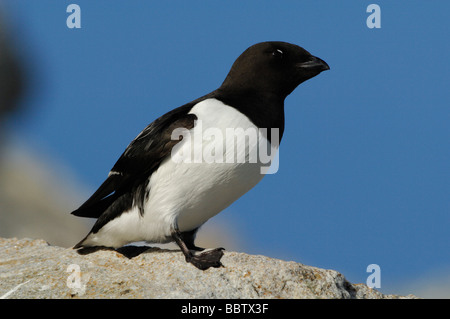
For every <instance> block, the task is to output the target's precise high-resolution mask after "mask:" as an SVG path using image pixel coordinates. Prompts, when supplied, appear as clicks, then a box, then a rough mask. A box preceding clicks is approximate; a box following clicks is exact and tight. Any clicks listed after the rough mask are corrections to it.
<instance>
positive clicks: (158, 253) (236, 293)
mask: <svg viewBox="0 0 450 319" xmlns="http://www.w3.org/2000/svg"><path fill="white" fill-rule="evenodd" d="M222 262H223V264H224V266H225V267H223V268H210V269H208V270H206V271H200V270H198V269H197V268H195V267H194V266H192V265H191V264H188V263H186V262H185V260H184V257H183V255H182V254H181V252H180V251H179V250H163V249H159V248H149V249H148V250H147V251H145V252H144V253H142V254H140V255H139V256H137V257H134V258H132V259H128V258H126V257H124V256H123V255H121V254H119V253H117V252H115V251H98V252H96V253H93V254H90V255H85V256H81V255H79V254H77V253H76V251H74V250H73V249H70V248H69V249H67V248H60V247H56V246H50V245H49V244H47V243H46V242H45V241H43V240H31V239H21V240H18V239H1V238H0V278H1V280H0V298H339V299H341V298H342V299H350V298H356V299H363V298H364V299H366V298H367V299H369V298H374V299H393V298H415V296H412V295H409V296H406V297H402V296H396V295H384V294H382V293H380V292H378V291H376V290H374V289H371V288H369V287H367V286H366V285H363V284H356V285H354V284H351V283H349V282H348V281H347V280H346V279H345V278H344V276H343V275H342V274H340V273H338V272H336V271H334V270H325V269H320V268H315V267H311V266H306V265H303V264H299V263H295V262H286V261H282V260H278V259H272V258H268V257H265V256H254V255H248V254H244V253H236V252H228V251H226V252H225V255H224V257H223V258H222Z"/></svg>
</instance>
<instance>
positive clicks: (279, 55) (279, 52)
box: [272, 49, 283, 60]
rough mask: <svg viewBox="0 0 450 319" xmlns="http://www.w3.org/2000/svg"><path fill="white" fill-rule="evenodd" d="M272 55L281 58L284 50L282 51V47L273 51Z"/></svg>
mask: <svg viewBox="0 0 450 319" xmlns="http://www.w3.org/2000/svg"><path fill="white" fill-rule="evenodd" d="M272 55H273V57H275V58H277V59H280V60H281V59H282V58H283V51H281V50H280V49H276V50H275V51H273V52H272Z"/></svg>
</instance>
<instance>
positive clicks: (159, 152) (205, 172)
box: [72, 42, 329, 270]
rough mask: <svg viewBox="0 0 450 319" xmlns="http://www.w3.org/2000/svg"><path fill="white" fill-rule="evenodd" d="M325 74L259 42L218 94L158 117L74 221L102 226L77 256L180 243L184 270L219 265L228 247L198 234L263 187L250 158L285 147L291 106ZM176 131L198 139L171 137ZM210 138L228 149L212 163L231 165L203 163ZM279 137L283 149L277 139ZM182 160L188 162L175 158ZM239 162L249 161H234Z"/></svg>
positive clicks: (300, 54)
mask: <svg viewBox="0 0 450 319" xmlns="http://www.w3.org/2000/svg"><path fill="white" fill-rule="evenodd" d="M325 70H329V66H328V64H327V63H326V62H324V61H323V60H321V59H319V58H317V57H315V56H313V55H311V54H310V53H309V52H308V51H306V50H305V49H303V48H301V47H299V46H297V45H294V44H290V43H286V42H262V43H258V44H255V45H253V46H251V47H249V48H248V49H247V50H245V51H244V52H243V53H242V54H241V55H240V56H239V57H238V58H237V60H236V61H235V62H234V64H233V66H232V67H231V70H230V72H229V73H228V75H227V77H226V78H225V81H224V82H223V83H222V85H221V86H220V87H219V88H218V89H216V90H215V91H213V92H211V93H209V94H207V95H205V96H203V97H200V98H198V99H196V100H194V101H192V102H190V103H187V104H185V105H183V106H180V107H178V108H176V109H174V110H172V111H170V112H168V113H166V114H165V115H163V116H161V117H159V118H158V119H156V120H155V121H154V122H152V123H151V124H149V125H148V126H147V127H146V128H145V129H144V130H143V131H142V132H141V133H140V134H139V135H138V136H137V137H136V138H135V139H134V140H133V141H132V142H131V143H130V144H129V145H128V147H127V148H126V149H125V152H124V153H123V154H122V155H121V157H120V158H119V159H118V161H117V162H116V164H115V165H114V167H113V168H112V169H111V171H110V172H109V175H108V177H107V179H106V180H105V181H104V182H103V184H102V185H101V186H100V187H99V188H98V190H97V191H96V192H95V193H94V194H93V195H92V196H91V197H90V198H89V199H88V200H87V201H86V202H85V203H84V204H83V205H81V207H80V208H78V209H77V210H75V211H73V212H72V214H73V215H76V216H80V217H90V218H97V221H96V223H95V224H94V226H93V228H92V230H91V231H90V232H89V233H88V234H87V236H86V237H85V238H84V239H83V240H81V241H80V242H79V243H78V244H77V245H75V247H74V249H79V252H80V253H82V251H83V250H85V251H87V252H89V251H92V250H95V248H110V249H118V248H120V247H123V246H124V245H127V244H129V243H132V242H138V241H146V242H149V243H167V242H173V241H175V242H176V243H177V244H178V246H179V247H180V248H181V251H182V252H183V254H184V256H185V257H186V261H187V262H190V263H192V264H193V265H194V266H196V267H197V268H199V269H202V270H205V269H208V268H209V267H220V266H222V264H221V262H220V259H221V257H222V256H223V251H222V250H223V248H216V249H212V250H204V249H203V248H199V247H197V246H195V244H194V240H195V236H196V233H197V231H198V229H199V228H200V226H202V225H203V224H204V223H205V222H206V221H207V220H208V219H210V218H211V217H213V216H215V215H216V214H218V213H219V212H221V211H222V210H223V209H225V208H226V207H228V206H229V205H230V204H231V203H233V202H234V201H235V200H237V199H238V198H239V197H241V196H242V195H243V194H245V193H246V192H247V191H249V190H250V189H251V188H252V187H253V186H255V185H256V184H257V183H258V182H259V181H260V180H261V179H262V178H263V176H264V174H262V170H261V168H262V167H263V165H264V163H262V161H260V160H256V161H251V160H249V157H250V155H251V154H254V153H252V152H253V150H255V149H258V148H259V149H261V148H264V147H269V148H270V147H271V146H275V148H276V149H277V148H278V145H279V140H281V137H282V135H283V130H284V100H285V98H286V97H287V96H288V95H289V94H290V93H291V92H292V91H293V90H294V89H295V88H296V87H297V86H298V85H299V84H300V83H302V82H304V81H306V80H308V79H311V78H312V77H314V76H316V75H318V74H319V73H321V72H322V71H325ZM177 129H178V130H182V132H185V133H189V134H190V135H189V136H191V137H192V138H185V137H186V135H183V134H173V133H174V131H175V130H177ZM208 129H210V130H215V131H214V132H219V133H223V135H222V134H216V135H214V137H215V139H217V136H222V137H223V140H220V141H219V142H220V143H222V144H221V145H222V146H223V148H222V147H219V148H215V149H214V150H215V154H214V158H215V159H217V155H220V156H224V157H226V158H227V159H230V158H231V159H234V160H231V161H229V160H226V161H225V160H215V161H208V160H204V159H203V160H202V158H200V160H199V158H198V154H197V155H196V154H194V153H195V148H196V146H198V143H201V144H202V145H201V146H202V147H203V149H205V147H206V148H207V147H208V146H209V147H210V146H211V143H213V142H214V139H213V138H206V137H205V136H204V135H201V134H202V132H203V133H204V132H205V131H207V130H208ZM230 129H231V130H232V131H234V132H241V133H242V132H244V133H245V132H249V130H254V131H255V132H258V134H257V140H256V141H255V140H254V139H249V138H248V136H247V135H246V134H233V135H231V137H230V136H229V135H230V134H226V133H228V132H229V130H230ZM239 129H240V131H239ZM263 129H266V130H263ZM200 130H201V132H200ZM274 130H277V132H278V138H277V139H278V141H274V138H273V137H272V135H271V132H275V131H274ZM180 132H181V131H180ZM199 134H200V135H199ZM174 136H175V138H174ZM195 136H200V138H195ZM202 136H203V137H202ZM247 140H249V141H247ZM217 142H218V141H217V140H216V141H215V142H214V143H216V144H214V145H218V144H217ZM228 145H232V146H233V147H227V146H228ZM239 145H244V148H242V147H239ZM230 152H231V154H230ZM239 152H241V153H242V152H244V154H238V153H239ZM217 153H220V154H217ZM186 154H190V155H189V156H187V157H186ZM200 154H202V153H200ZM180 155H183V156H185V157H183V159H184V160H175V159H174V158H176V157H178V158H180ZM238 156H244V158H245V160H244V161H238V160H236V159H237V157H238ZM271 156H272V157H273V154H271ZM200 157H202V156H201V155H200ZM189 158H190V159H193V160H186V159H189ZM196 251H197V252H198V253H196ZM200 251H202V252H201V253H199V252H200Z"/></svg>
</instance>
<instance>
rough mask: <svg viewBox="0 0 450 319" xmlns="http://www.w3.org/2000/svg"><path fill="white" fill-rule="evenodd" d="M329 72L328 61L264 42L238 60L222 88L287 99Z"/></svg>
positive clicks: (285, 45) (287, 45) (288, 46)
mask: <svg viewBox="0 0 450 319" xmlns="http://www.w3.org/2000/svg"><path fill="white" fill-rule="evenodd" d="M329 69H330V67H329V66H328V64H327V63H326V62H325V61H323V60H321V59H319V58H317V57H315V56H313V55H311V54H310V53H309V52H308V51H306V50H305V49H303V48H301V47H299V46H297V45H294V44H290V43H286V42H261V43H257V44H255V45H253V46H251V47H249V48H248V49H247V50H245V51H244V52H243V53H242V54H241V55H240V56H239V57H238V58H237V59H236V61H235V62H234V64H233V66H232V67H231V70H230V72H229V73H228V75H227V77H226V79H225V81H224V82H223V84H222V86H221V89H222V90H238V91H246V92H252V91H254V92H264V93H269V94H270V93H271V94H276V95H277V96H278V97H281V98H283V99H284V98H285V97H286V96H288V95H289V94H290V93H291V92H292V91H293V90H294V89H295V88H296V87H297V86H298V85H299V84H300V83H302V82H304V81H306V80H308V79H310V78H312V77H314V76H316V75H318V74H319V73H320V72H322V71H325V70H329Z"/></svg>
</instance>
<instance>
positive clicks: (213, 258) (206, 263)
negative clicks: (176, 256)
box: [171, 228, 224, 270]
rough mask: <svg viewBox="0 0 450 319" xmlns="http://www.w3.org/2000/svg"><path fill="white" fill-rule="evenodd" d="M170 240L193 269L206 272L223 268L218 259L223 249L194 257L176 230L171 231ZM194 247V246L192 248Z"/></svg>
mask: <svg viewBox="0 0 450 319" xmlns="http://www.w3.org/2000/svg"><path fill="white" fill-rule="evenodd" d="M171 233H172V238H173V240H174V241H175V242H176V243H177V245H178V246H179V247H180V249H181V251H182V252H183V254H184V257H186V261H187V262H188V263H191V264H193V265H194V266H195V267H197V268H198V269H200V270H206V269H208V268H209V267H214V268H219V267H223V265H222V263H221V262H220V259H221V258H222V256H223V250H224V249H223V248H216V249H212V250H208V251H205V252H203V253H201V254H198V255H194V254H193V253H192V252H191V251H190V250H189V248H188V246H187V245H186V243H185V242H184V240H183V238H182V235H181V233H180V231H179V230H178V228H174V229H172V232H171ZM194 247H196V246H194ZM197 248H198V247H197Z"/></svg>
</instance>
